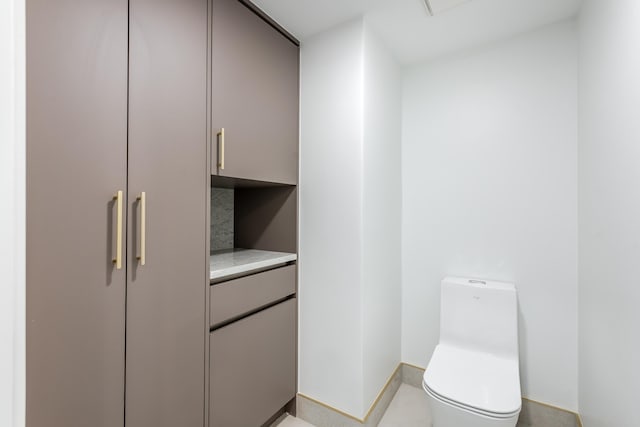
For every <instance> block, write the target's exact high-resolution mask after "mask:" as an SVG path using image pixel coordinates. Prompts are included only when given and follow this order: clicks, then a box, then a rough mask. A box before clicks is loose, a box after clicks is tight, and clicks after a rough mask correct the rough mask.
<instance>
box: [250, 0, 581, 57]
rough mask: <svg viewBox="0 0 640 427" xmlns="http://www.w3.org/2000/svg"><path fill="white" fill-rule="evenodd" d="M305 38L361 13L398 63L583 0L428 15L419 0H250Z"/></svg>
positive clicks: (542, 18) (522, 1)
mask: <svg viewBox="0 0 640 427" xmlns="http://www.w3.org/2000/svg"><path fill="white" fill-rule="evenodd" d="M253 1H254V3H255V4H257V5H258V6H259V7H260V8H261V9H262V10H264V11H265V12H266V13H267V14H268V15H269V16H271V17H272V18H273V19H275V20H276V21H277V22H278V23H279V24H280V25H282V26H283V27H284V28H286V29H287V30H288V31H289V32H290V33H291V34H293V35H294V36H295V37H297V38H298V39H299V40H300V41H301V42H302V43H303V44H304V40H305V39H307V38H308V37H310V36H313V35H314V34H317V33H319V32H321V31H324V30H326V29H329V28H331V27H333V26H335V25H338V24H341V23H343V22H346V21H349V20H351V19H354V18H357V17H360V16H364V17H365V18H366V20H367V22H368V23H369V24H370V25H371V27H372V28H373V29H374V30H375V32H376V33H377V34H378V35H379V37H380V38H381V39H382V40H383V42H384V43H385V44H386V45H387V46H388V47H389V48H390V49H391V50H392V51H393V52H394V54H395V56H396V58H397V59H398V60H399V61H400V62H401V63H402V64H412V63H416V62H420V61H424V60H428V59H433V58H434V57H437V56H440V55H442V54H445V53H448V52H452V51H456V50H461V49H467V48H471V47H474V46H478V45H481V44H485V43H489V42H492V41H496V40H499V39H503V38H507V37H511V36H513V35H516V34H519V33H523V32H526V31H530V30H533V29H535V28H539V27H542V26H544V25H547V24H551V23H553V22H557V21H560V20H563V19H567V18H570V17H573V16H575V14H576V13H577V11H578V9H579V7H580V4H581V1H582V0H473V1H471V2H469V3H464V4H462V5H460V6H458V7H455V8H453V9H450V10H448V11H445V12H442V13H441V14H437V15H436V16H429V15H428V14H427V11H426V7H425V5H424V3H423V0H253Z"/></svg>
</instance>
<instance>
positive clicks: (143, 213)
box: [137, 191, 147, 265]
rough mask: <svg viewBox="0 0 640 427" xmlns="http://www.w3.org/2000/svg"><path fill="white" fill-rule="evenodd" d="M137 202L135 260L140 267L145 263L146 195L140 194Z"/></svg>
mask: <svg viewBox="0 0 640 427" xmlns="http://www.w3.org/2000/svg"><path fill="white" fill-rule="evenodd" d="M138 202H140V255H138V256H137V258H138V261H140V265H145V264H146V262H147V193H145V192H144V191H143V192H141V193H140V195H139V196H138Z"/></svg>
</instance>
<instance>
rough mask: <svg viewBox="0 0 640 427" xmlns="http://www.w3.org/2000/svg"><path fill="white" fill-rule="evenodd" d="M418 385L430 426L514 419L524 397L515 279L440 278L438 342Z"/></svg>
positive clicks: (497, 425)
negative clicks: (424, 397)
mask: <svg viewBox="0 0 640 427" xmlns="http://www.w3.org/2000/svg"><path fill="white" fill-rule="evenodd" d="M422 386H423V388H424V391H425V392H426V393H427V399H428V401H429V407H430V409H431V420H432V423H433V424H432V425H433V427H514V426H515V425H516V423H517V422H518V415H519V414H520V406H521V404H522V400H521V395H520V369H519V366H518V303H517V297H516V288H515V286H514V285H513V284H511V283H502V282H490V281H484V280H473V279H463V278H458V277H447V278H445V279H444V280H443V281H442V295H441V300H440V342H439V343H438V345H437V346H436V349H435V351H434V352H433V355H432V356H431V361H430V362H429V365H428V366H427V370H426V371H425V373H424V378H423V381H422Z"/></svg>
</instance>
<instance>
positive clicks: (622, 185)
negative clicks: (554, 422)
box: [579, 0, 640, 427]
mask: <svg viewBox="0 0 640 427" xmlns="http://www.w3.org/2000/svg"><path fill="white" fill-rule="evenodd" d="M638 40H640V2H638V1H637V0H607V1H600V0H596V1H594V0H587V1H585V4H584V6H583V10H582V12H581V17H580V102H579V117H580V122H579V123H580V127H579V137H580V140H579V141H580V143H579V224H580V236H579V237H580V239H579V240H580V246H579V253H580V264H579V266H580V269H579V271H580V275H579V278H580V292H579V296H580V297H579V312H580V318H579V319H580V322H579V324H580V334H579V342H580V381H579V384H580V413H581V415H582V419H583V422H584V426H585V427H608V426H616V427H635V426H638V425H640V412H638V408H637V406H638V397H640V367H639V365H638V361H639V360H640V356H639V355H640V329H639V326H638V325H640V310H639V309H638V307H639V306H640V190H639V189H638V188H639V186H640V117H639V113H640V84H639V83H638V82H639V77H638V76H640V50H638Z"/></svg>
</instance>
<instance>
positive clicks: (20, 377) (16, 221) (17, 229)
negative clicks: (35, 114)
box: [0, 0, 25, 427]
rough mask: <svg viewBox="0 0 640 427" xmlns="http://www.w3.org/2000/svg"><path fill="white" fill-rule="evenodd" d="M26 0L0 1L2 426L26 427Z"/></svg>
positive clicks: (0, 349) (0, 416)
mask: <svg viewBox="0 0 640 427" xmlns="http://www.w3.org/2000/svg"><path fill="white" fill-rule="evenodd" d="M24 7H25V6H24V0H8V1H3V2H0V58H2V59H1V60H0V200H2V209H0V271H2V279H1V280H0V425H2V426H13V427H22V426H24V419H25V417H24V396H25V394H24V390H25V389H24V387H25V386H24V384H25V377H24V368H25V367H24V363H25V349H24V343H25V338H24V337H25V329H24V327H25V324H24V323H25V322H24V319H25V313H24V291H25V276H24V271H25V267H24V266H25V264H24V263H25V257H24V253H25V252H24V248H25V232H24V219H25V206H24V203H25V202H24V201H25V198H24V192H25V170H24V167H25V164H24V162H25V158H24V152H25V123H24V120H25V116H24V99H25V91H24V89H25V88H24V81H25V68H24V58H25V56H24V49H25V44H24V40H25V24H24Z"/></svg>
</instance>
